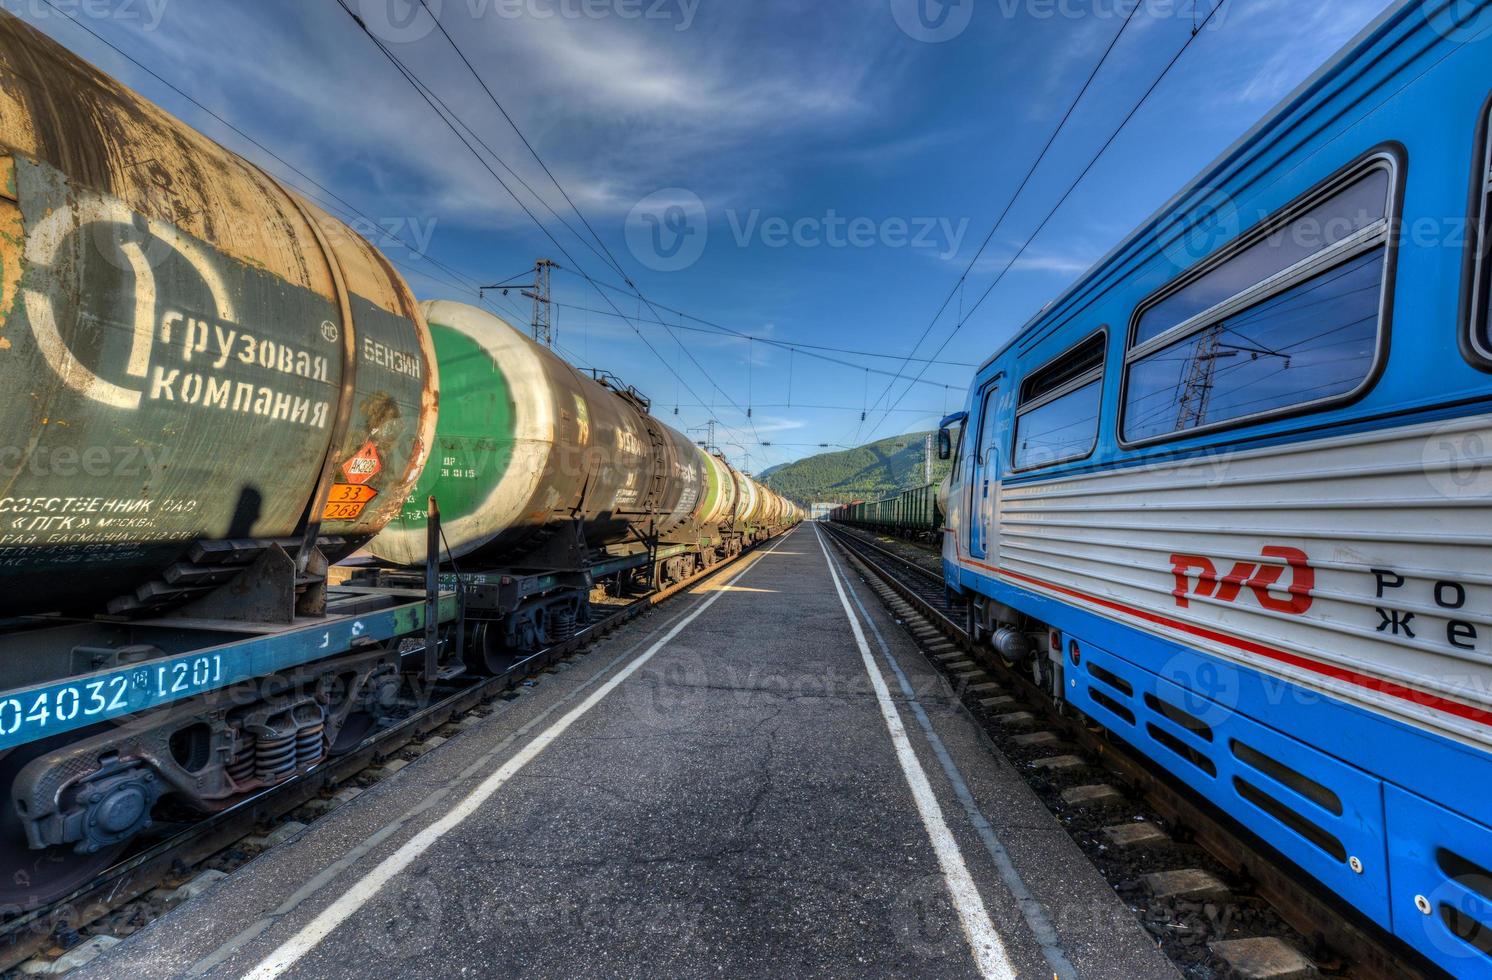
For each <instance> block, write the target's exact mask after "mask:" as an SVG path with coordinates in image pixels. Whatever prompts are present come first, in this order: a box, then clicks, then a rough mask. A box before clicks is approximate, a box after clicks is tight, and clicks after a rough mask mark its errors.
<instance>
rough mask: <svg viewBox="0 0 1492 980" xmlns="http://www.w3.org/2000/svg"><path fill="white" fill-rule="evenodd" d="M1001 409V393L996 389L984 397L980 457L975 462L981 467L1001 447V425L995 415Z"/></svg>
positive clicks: (980, 425) (980, 426)
mask: <svg viewBox="0 0 1492 980" xmlns="http://www.w3.org/2000/svg"><path fill="white" fill-rule="evenodd" d="M999 409H1000V391H999V389H994V390H992V391H990V392H989V394H987V395H985V396H984V419H983V421H981V422H980V423H979V455H978V456H976V457H974V462H975V463H976V464H978V465H980V466H983V465H984V464H985V463H987V462H989V461H990V460H991V459H993V458H994V455H993V453H994V449H995V447H996V446H997V445H999V436H1000V424H999V422H998V421H997V420H996V418H995V415H996V413H997V412H998V411H999Z"/></svg>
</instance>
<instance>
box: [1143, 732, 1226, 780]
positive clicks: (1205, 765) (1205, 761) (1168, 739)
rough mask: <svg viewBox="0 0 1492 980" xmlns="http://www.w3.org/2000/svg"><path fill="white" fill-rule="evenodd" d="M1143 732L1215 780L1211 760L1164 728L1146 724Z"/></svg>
mask: <svg viewBox="0 0 1492 980" xmlns="http://www.w3.org/2000/svg"><path fill="white" fill-rule="evenodd" d="M1145 731H1147V732H1149V733H1150V737H1151V738H1153V739H1155V740H1156V741H1157V742H1159V743H1160V744H1161V745H1164V746H1165V747H1166V748H1168V749H1170V750H1171V751H1172V752H1175V753H1176V754H1177V755H1179V756H1181V758H1183V759H1185V760H1186V761H1187V762H1190V763H1191V764H1192V765H1194V766H1196V767H1197V768H1198V769H1200V770H1202V771H1203V772H1205V773H1206V774H1207V775H1209V776H1212V777H1213V778H1217V765H1216V764H1215V763H1214V762H1213V761H1212V760H1211V759H1209V758H1207V756H1205V755H1203V754H1202V753H1201V752H1198V751H1197V750H1196V749H1194V748H1192V747H1191V746H1190V745H1187V744H1186V743H1185V742H1183V741H1182V740H1181V739H1179V738H1177V737H1176V736H1175V735H1172V734H1171V733H1170V732H1168V731H1166V730H1165V729H1164V728H1161V727H1159V726H1157V725H1155V724H1153V723H1147V724H1146V725H1145Z"/></svg>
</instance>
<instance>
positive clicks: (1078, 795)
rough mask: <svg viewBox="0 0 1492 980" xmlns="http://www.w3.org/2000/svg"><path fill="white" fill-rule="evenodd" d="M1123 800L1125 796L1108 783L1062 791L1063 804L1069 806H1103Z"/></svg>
mask: <svg viewBox="0 0 1492 980" xmlns="http://www.w3.org/2000/svg"><path fill="white" fill-rule="evenodd" d="M1123 800H1124V794H1123V793H1121V792H1119V791H1118V790H1117V789H1115V788H1114V787H1112V786H1110V785H1109V784H1108V783H1094V784H1092V785H1090V786H1074V787H1072V788H1071V789H1064V790H1063V791H1062V802H1064V803H1066V804H1067V805H1068V806H1102V805H1104V804H1106V803H1119V802H1122V801H1123Z"/></svg>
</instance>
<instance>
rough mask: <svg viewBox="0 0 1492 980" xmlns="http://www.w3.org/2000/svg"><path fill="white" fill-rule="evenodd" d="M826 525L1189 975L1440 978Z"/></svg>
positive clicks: (897, 558) (899, 559) (909, 567)
mask: <svg viewBox="0 0 1492 980" xmlns="http://www.w3.org/2000/svg"><path fill="white" fill-rule="evenodd" d="M820 527H823V528H825V529H826V530H827V531H828V532H829V535H830V538H831V540H833V541H834V542H835V543H836V544H838V545H839V546H840V547H841V549H842V550H843V552H844V553H845V555H846V556H847V557H848V558H849V560H850V562H851V563H852V564H853V565H855V566H856V567H857V568H859V569H860V570H861V571H862V572H863V573H864V574H865V575H866V576H867V580H868V581H869V582H870V583H871V585H872V587H873V588H874V589H875V590H876V591H877V593H878V594H879V595H880V596H881V597H882V599H883V600H884V601H886V602H887V604H888V606H890V607H891V609H892V611H893V612H894V613H895V614H896V615H897V617H898V619H899V620H900V621H901V622H902V623H903V624H904V625H905V626H906V628H907V630H908V631H909V632H910V633H911V634H912V636H913V638H914V639H915V640H917V642H918V644H919V645H920V646H921V647H922V648H923V650H924V652H925V653H927V654H928V656H929V659H930V660H931V661H932V662H933V663H934V664H935V665H937V666H938V667H939V669H940V670H941V671H942V672H943V673H944V674H945V676H947V677H948V679H949V680H950V682H951V683H952V685H953V687H954V690H955V692H956V693H957V694H958V695H959V696H960V698H961V699H962V701H963V702H964V704H965V706H966V707H967V708H969V709H970V710H971V711H972V712H973V713H974V715H975V716H976V717H977V718H979V719H980V721H981V723H982V724H983V726H984V729H985V731H986V732H987V733H988V734H989V735H990V737H991V738H992V739H993V740H994V742H995V743H996V744H997V745H998V746H999V747H1000V749H1001V751H1002V752H1003V753H1004V754H1005V755H1006V757H1007V758H1009V759H1010V761H1011V762H1012V763H1013V764H1014V765H1015V766H1016V768H1017V769H1018V770H1019V771H1020V772H1021V773H1022V775H1023V776H1025V778H1026V781H1027V782H1028V784H1030V785H1031V786H1032V788H1033V789H1035V790H1036V791H1037V793H1038V795H1040V796H1041V797H1042V798H1043V800H1044V801H1045V802H1046V803H1047V805H1048V807H1049V808H1050V809H1052V810H1053V812H1054V813H1055V814H1056V815H1057V816H1058V818H1059V819H1060V820H1061V822H1062V824H1063V826H1064V827H1066V829H1067V830H1068V832H1069V834H1070V835H1071V836H1072V837H1073V839H1074V840H1075V841H1076V842H1077V843H1078V844H1079V845H1080V846H1081V847H1083V849H1084V851H1085V852H1086V853H1087V854H1088V855H1089V857H1090V858H1092V859H1093V860H1094V863H1095V864H1096V865H1097V866H1098V867H1099V869H1100V870H1101V871H1102V872H1103V873H1104V874H1105V876H1106V877H1107V878H1108V879H1109V881H1110V883H1111V884H1112V885H1113V886H1114V887H1115V890H1116V891H1118V892H1119V893H1120V895H1121V897H1123V898H1124V899H1125V900H1126V901H1127V902H1128V903H1129V904H1130V905H1131V907H1132V908H1134V909H1135V910H1136V911H1137V913H1138V914H1139V915H1140V916H1141V917H1142V919H1143V921H1144V922H1145V925H1146V928H1147V929H1149V931H1150V933H1151V935H1152V936H1154V937H1155V938H1156V940H1157V942H1159V943H1160V944H1161V945H1163V946H1164V947H1165V948H1166V950H1167V952H1168V953H1169V954H1170V955H1171V957H1172V959H1173V961H1174V962H1175V963H1176V964H1177V966H1178V968H1179V969H1181V971H1182V972H1183V974H1184V975H1187V976H1196V977H1204V976H1219V975H1238V976H1249V975H1251V972H1250V971H1251V970H1259V971H1260V972H1258V973H1253V974H1252V975H1265V976H1292V977H1293V976H1310V975H1326V976H1344V977H1346V976H1350V977H1368V978H1383V980H1389V978H1422V977H1440V976H1444V975H1445V974H1444V973H1442V972H1441V971H1440V970H1439V969H1438V968H1437V967H1435V966H1434V965H1432V964H1429V963H1427V962H1426V961H1424V960H1423V959H1422V958H1420V957H1419V956H1418V955H1417V954H1416V953H1414V952H1413V951H1412V950H1408V949H1407V948H1405V947H1402V946H1401V945H1399V944H1398V943H1397V941H1396V940H1394V939H1393V938H1392V937H1387V936H1384V935H1383V934H1382V933H1380V932H1379V931H1378V930H1377V929H1376V928H1375V927H1373V926H1372V925H1371V924H1370V923H1367V922H1366V921H1364V920H1362V919H1360V918H1359V917H1358V916H1357V915H1356V913H1354V912H1353V911H1352V910H1350V909H1347V908H1344V907H1343V906H1341V905H1340V904H1339V903H1338V902H1337V901H1335V900H1334V899H1332V898H1331V897H1329V896H1327V895H1325V894H1324V893H1323V892H1322V891H1321V889H1320V888H1319V887H1317V886H1316V885H1314V883H1312V882H1311V881H1310V880H1309V879H1307V878H1305V877H1304V876H1303V875H1299V874H1298V873H1294V872H1293V871H1292V870H1291V869H1290V866H1289V864H1288V862H1287V861H1286V860H1285V859H1283V858H1282V857H1280V856H1279V855H1277V854H1275V853H1274V852H1273V851H1272V850H1271V849H1270V848H1269V847H1268V845H1266V844H1263V843H1262V842H1260V841H1259V840H1258V839H1257V838H1255V837H1253V835H1251V834H1250V833H1249V832H1248V831H1246V830H1244V829H1243V828H1242V827H1240V826H1238V825H1237V824H1236V823H1235V822H1234V821H1232V820H1231V819H1230V818H1229V817H1228V816H1227V815H1226V814H1224V813H1222V812H1220V811H1218V810H1217V809H1216V808H1214V807H1212V806H1211V805H1210V804H1208V803H1206V802H1205V801H1203V800H1202V799H1200V798H1199V797H1197V796H1195V795H1194V794H1193V793H1191V792H1190V791H1188V790H1187V789H1186V788H1185V787H1183V786H1181V785H1180V784H1178V783H1177V782H1175V781H1174V780H1173V779H1171V778H1170V777H1169V776H1168V775H1167V774H1165V773H1164V772H1162V771H1161V770H1159V769H1158V768H1157V767H1155V766H1153V765H1152V764H1151V763H1150V762H1149V761H1148V760H1147V759H1146V758H1145V757H1144V756H1143V755H1141V754H1140V753H1138V752H1135V751H1133V750H1132V749H1130V748H1129V747H1128V746H1127V745H1125V744H1124V743H1123V742H1121V741H1119V740H1117V739H1114V738H1111V737H1109V736H1108V734H1107V733H1106V732H1105V731H1104V730H1103V729H1100V728H1098V727H1096V726H1092V725H1091V723H1088V722H1087V721H1086V719H1085V718H1083V716H1081V715H1079V714H1077V713H1073V712H1066V711H1064V710H1063V708H1062V706H1061V705H1058V704H1056V703H1054V702H1053V700H1052V699H1051V698H1050V697H1049V696H1048V695H1047V694H1046V693H1045V692H1044V691H1043V690H1042V689H1041V688H1039V687H1038V686H1037V685H1036V684H1034V683H1033V682H1032V681H1031V680H1030V679H1029V678H1027V677H1026V676H1024V675H1023V674H1021V673H1019V672H1018V671H1017V670H1015V669H1013V668H1012V667H1010V666H1009V665H1007V664H1006V663H1005V662H1004V661H1003V660H1002V659H1001V658H1000V657H999V655H998V654H996V653H995V651H994V650H993V649H991V648H988V647H982V646H981V647H976V646H975V645H974V644H973V643H972V642H971V641H970V638H969V634H968V632H967V630H966V628H965V623H966V610H965V605H964V603H962V602H961V601H958V600H956V599H951V598H950V597H949V596H948V594H947V593H946V591H945V589H944V587H943V580H942V577H941V576H940V575H939V574H938V573H936V572H933V571H931V570H929V569H928V568H925V567H923V566H922V565H920V564H918V563H917V562H914V561H911V560H909V559H908V558H906V557H904V556H902V555H898V554H896V553H895V552H894V551H891V550H889V549H887V548H884V547H882V546H880V545H878V544H876V543H875V542H873V541H870V540H867V538H866V537H865V536H863V535H861V534H859V533H857V532H855V531H853V530H850V529H846V528H844V527H840V526H838V525H833V524H822V525H820ZM1125 827H1128V828H1130V829H1128V830H1125V829H1123V828H1125ZM1290 967H1294V968H1296V969H1298V970H1299V971H1301V972H1298V973H1297V972H1290V971H1289V969H1288V968H1290ZM1269 970H1275V971H1276V972H1268V971H1269Z"/></svg>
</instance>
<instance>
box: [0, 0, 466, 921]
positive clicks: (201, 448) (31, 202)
mask: <svg viewBox="0 0 1492 980" xmlns="http://www.w3.org/2000/svg"><path fill="white" fill-rule="evenodd" d="M437 385H438V377H437V365H436V361H435V357H434V349H433V347H432V344H431V339H430V335H429V332H428V330H427V328H426V326H425V322H424V318H423V315H422V314H421V312H420V310H419V308H418V306H417V304H416V301H415V299H414V297H413V296H412V295H411V293H410V291H409V288H408V287H407V286H406V284H405V283H404V281H403V280H402V279H401V278H400V277H399V275H398V274H397V273H396V272H395V271H394V270H393V268H392V266H391V265H390V264H389V263H388V261H387V260H386V259H385V257H384V256H382V255H380V254H379V253H378V252H377V251H376V250H374V249H373V248H372V247H371V246H370V245H369V244H368V243H366V242H364V241H363V240H362V239H360V238H359V237H358V236H357V235H356V234H354V233H353V232H352V231H351V230H350V229H348V228H347V227H345V226H344V225H342V224H341V223H339V222H337V221H336V220H335V219H333V218H331V217H329V216H328V215H326V214H325V213H323V212H321V211H320V210H318V209H317V208H316V207H315V206H313V205H312V204H310V203H308V202H306V201H304V200H302V199H301V198H299V197H297V196H296V195H295V194H293V193H291V192H290V191H288V190H287V189H286V188H284V187H282V186H281V185H280V184H278V183H276V182H275V181H274V180H272V179H271V178H270V177H268V176H267V175H265V174H264V173H262V172H261V171H260V170H258V169H257V168H255V167H254V166H253V165H252V164H250V163H248V162H247V161H245V160H243V159H241V158H239V157H237V156H235V155H233V154H232V153H230V152H228V151H226V150H225V149H223V148H221V147H219V146H217V145H216V144H214V143H213V142H211V141H210V140H208V139H206V138H205V137H203V136H201V135H200V134H198V133H196V132H195V131H193V130H191V129H189V128H187V127H186V126H184V125H183V124H181V123H180V122H178V121H177V120H175V119H173V118H172V117H170V116H168V115H167V114H165V113H164V112H162V111H161V110H160V109H158V108H156V107H154V106H152V105H151V104H149V103H147V102H145V101H144V100H142V99H141V98H139V97H138V96H136V95H135V94H133V93H132V92H130V91H128V90H126V89H125V88H123V87H121V86H120V85H119V84H117V83H116V82H115V81H114V80H112V79H110V78H108V77H107V76H105V75H103V74H101V73H100V72H98V71H96V70H95V69H93V68H92V67H90V66H89V65H87V64H86V63H84V62H82V61H80V60H79V59H77V58H75V57H73V56H72V55H71V54H69V53H68V52H67V51H65V50H64V49H63V48H61V47H60V46H59V45H57V44H55V43H54V42H53V41H51V40H50V39H48V38H47V37H45V36H44V35H42V34H41V33H39V32H37V31H35V30H33V29H32V28H30V27H28V26H27V25H25V24H24V23H22V22H21V21H19V20H18V19H16V18H15V17H13V16H11V15H9V14H0V390H3V392H4V394H3V396H0V428H3V430H4V432H5V433H6V434H7V438H6V440H5V442H6V444H5V445H4V446H3V447H0V615H3V616H9V617H13V618H11V619H8V620H5V621H3V622H0V662H3V666H0V907H4V908H6V909H16V908H25V907H28V906H31V905H34V904H36V903H38V902H44V901H47V900H49V899H50V898H52V897H54V896H56V895H60V894H63V893H66V892H67V891H68V890H69V889H70V888H71V887H72V886H74V885H76V884H78V883H80V882H83V881H86V880H87V879H88V878H89V877H91V875H92V874H94V873H95V872H96V871H97V869H99V868H101V867H103V866H105V865H107V864H108V863H110V862H111V861H112V860H113V858H114V857H115V856H117V855H118V854H119V853H120V851H121V849H122V848H123V847H124V846H125V844H126V843H127V842H128V841H129V840H130V838H132V837H133V836H134V835H136V834H137V833H138V832H139V831H140V830H142V829H143V828H145V827H146V826H148V825H149V823H150V821H151V812H152V809H153V807H154V805H155V804H156V802H157V801H158V800H160V799H161V798H163V797H166V796H170V797H171V798H172V799H174V800H175V801H177V802H179V803H182V804H185V805H186V806H189V807H191V808H194V809H196V810H199V811H211V810H215V809H219V808H221V807H223V806H225V805H227V804H228V803H229V802H231V801H232V800H234V799H237V798H241V797H242V796H243V794H245V793H248V792H251V791H254V790H257V789H261V788H263V787H265V786H268V785H271V784H274V783H276V782H279V781H282V780H284V779H286V778H289V777H290V776H292V775H294V774H295V773H297V772H303V771H305V770H307V769H308V768H309V767H311V766H314V765H315V764H317V763H318V762H319V761H321V759H323V758H324V757H325V755H326V753H327V752H329V751H334V750H336V749H337V747H338V746H340V745H342V744H344V743H345V742H346V741H347V740H348V739H351V740H353V741H356V740H357V738H359V737H360V733H361V732H362V731H363V730H364V729H365V728H366V724H367V722H368V720H369V719H370V718H372V717H373V716H374V715H376V714H377V713H378V712H379V711H381V710H382V708H383V706H384V705H385V704H387V701H388V698H389V697H390V696H391V694H392V693H395V692H396V691H397V687H398V680H399V670H400V658H399V657H398V655H397V654H396V652H395V648H396V646H397V644H398V642H399V641H400V640H401V639H403V638H409V637H417V636H420V635H421V634H422V632H423V631H424V630H425V629H426V625H427V624H430V625H431V627H432V629H433V628H434V626H435V625H436V624H438V623H440V622H450V621H453V620H454V619H455V616H456V614H457V604H456V602H455V601H454V597H446V598H444V599H442V598H441V597H439V596H436V597H430V596H426V595H425V594H424V593H420V592H415V593H406V592H392V591H383V592H379V591H368V590H360V591H347V590H338V589H329V588H328V584H327V567H328V564H329V563H330V562H335V561H337V560H338V559H340V558H342V557H343V556H345V555H347V554H349V553H351V552H352V551H353V550H354V549H356V548H358V547H359V546H361V545H362V544H364V543H365V542H367V541H368V540H369V539H370V538H372V537H373V535H375V534H376V533H377V532H378V531H380V530H381V529H382V528H383V526H384V525H385V524H386V523H387V522H388V521H389V520H390V519H391V518H393V517H394V516H395V515H396V514H397V513H398V512H399V510H400V509H401V508H402V506H403V504H404V501H405V499H406V498H407V497H408V495H409V493H410V491H411V490H412V489H413V487H414V485H415V482H416V480H417V479H418V477H419V476H420V473H421V471H422V469H423V467H424V463H425V460H426V456H427V452H428V449H429V447H430V445H431V443H432V440H433V437H434V431H435V422H436V391H437ZM98 614H104V615H98ZM271 674H274V675H276V681H275V683H274V684H257V683H247V682H253V681H255V680H256V679H263V678H265V677H266V676H267V675H271ZM230 685H236V686H235V687H234V689H233V692H232V694H231V696H230V694H229V692H228V690H227V688H228V687H229V686H230Z"/></svg>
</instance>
